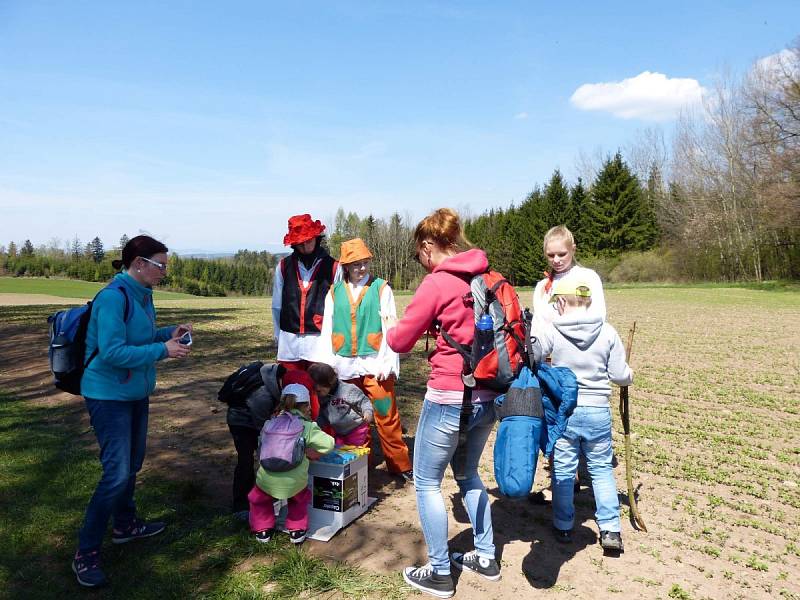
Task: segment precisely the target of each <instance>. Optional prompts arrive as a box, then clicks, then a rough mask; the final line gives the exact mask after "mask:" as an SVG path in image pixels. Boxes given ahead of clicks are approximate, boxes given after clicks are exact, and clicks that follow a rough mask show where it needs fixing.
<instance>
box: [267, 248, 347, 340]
mask: <svg viewBox="0 0 800 600" xmlns="http://www.w3.org/2000/svg"><path fill="white" fill-rule="evenodd" d="M281 273H282V274H283V294H282V295H281V323H280V326H281V331H287V332H289V333H314V334H318V333H319V332H320V329H321V328H322V314H323V313H324V311H325V294H327V293H328V290H329V289H330V287H331V284H332V283H333V277H334V275H335V274H336V261H335V260H333V258H332V257H331V256H330V255H329V254H326V255H325V256H323V257H322V258H321V259H320V261H319V262H318V263H317V266H316V267H315V268H314V272H313V273H312V274H311V283H310V285H309V286H308V287H307V288H306V289H303V286H302V284H301V283H300V271H299V270H298V268H297V257H296V256H295V255H294V253H292V254H290V255H289V256H287V257H286V258H283V259H282V260H281Z"/></svg>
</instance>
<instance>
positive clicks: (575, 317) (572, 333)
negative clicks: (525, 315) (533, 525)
mask: <svg viewBox="0 0 800 600" xmlns="http://www.w3.org/2000/svg"><path fill="white" fill-rule="evenodd" d="M551 302H554V303H555V304H556V309H557V311H558V316H557V317H556V318H555V319H554V320H553V322H552V323H551V324H550V325H544V324H538V325H536V326H535V327H534V331H533V335H534V336H535V337H536V339H537V342H536V353H537V354H539V355H540V356H547V354H550V355H551V358H552V363H553V366H554V367H568V368H569V369H571V370H572V371H573V372H574V373H575V377H576V378H577V380H578V405H577V406H576V407H575V411H574V412H573V413H572V415H571V416H570V417H569V420H568V421H567V428H566V430H565V431H564V435H563V436H562V437H561V438H559V440H558V441H557V442H556V445H555V449H554V451H553V527H554V528H555V534H556V538H557V539H558V540H559V541H561V542H565V543H567V542H570V541H571V533H572V528H573V525H574V521H575V507H574V504H573V495H574V485H573V484H574V482H575V473H576V471H577V469H578V459H579V458H580V456H581V455H584V456H585V457H586V463H587V467H588V469H589V474H590V475H591V477H592V490H593V492H594V500H595V505H596V512H595V518H596V520H597V526H598V527H599V529H600V544H601V546H602V547H603V549H604V550H614V551H622V550H623V544H622V536H621V534H620V518H619V499H618V497H617V484H616V481H615V480H614V472H613V469H612V465H611V461H612V457H613V451H612V446H611V408H610V405H609V398H610V396H611V385H610V383H609V382H613V383H615V384H617V385H630V384H631V383H633V372H632V371H631V368H630V367H629V366H628V364H627V363H626V361H625V348H624V346H623V344H622V340H621V339H620V337H619V334H618V333H617V331H616V330H615V329H614V328H613V327H612V326H611V325H609V324H608V323H604V322H603V318H602V317H601V316H600V315H599V314H597V313H596V312H594V311H589V310H588V308H589V307H590V306H591V303H592V290H591V286H590V283H589V282H586V281H582V280H580V279H570V280H561V281H558V282H556V284H555V286H554V288H553V294H552V299H551Z"/></svg>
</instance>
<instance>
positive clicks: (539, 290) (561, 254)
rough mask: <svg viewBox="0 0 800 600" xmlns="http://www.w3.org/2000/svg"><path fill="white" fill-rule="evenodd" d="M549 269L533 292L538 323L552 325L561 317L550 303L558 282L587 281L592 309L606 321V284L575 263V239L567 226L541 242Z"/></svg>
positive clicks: (561, 226)
mask: <svg viewBox="0 0 800 600" xmlns="http://www.w3.org/2000/svg"><path fill="white" fill-rule="evenodd" d="M542 249H543V250H544V256H545V258H546V259H547V264H548V267H549V268H548V270H547V271H545V272H544V279H542V280H541V281H539V283H537V284H536V289H535V290H534V291H533V315H534V318H535V319H536V320H537V321H541V322H543V323H551V322H552V321H553V319H555V318H556V317H557V316H558V312H557V306H556V305H555V304H552V303H551V302H550V298H551V297H552V295H553V287H554V285H555V283H556V282H558V281H565V282H570V281H572V280H573V279H574V280H575V281H584V282H586V283H587V284H588V285H589V288H590V290H591V294H592V305H591V307H590V310H591V311H592V313H593V314H599V315H600V316H601V317H602V319H603V321H605V320H606V301H605V297H604V296H603V283H602V281H600V277H599V276H598V275H597V273H595V272H594V271H593V270H592V269H588V268H586V267H582V266H580V265H579V264H578V263H576V262H575V250H576V249H577V246H576V245H575V238H574V237H573V236H572V232H571V231H570V230H569V229H567V227H566V226H565V225H557V226H556V227H552V228H550V230H548V232H547V233H546V234H545V235H544V240H543V242H542Z"/></svg>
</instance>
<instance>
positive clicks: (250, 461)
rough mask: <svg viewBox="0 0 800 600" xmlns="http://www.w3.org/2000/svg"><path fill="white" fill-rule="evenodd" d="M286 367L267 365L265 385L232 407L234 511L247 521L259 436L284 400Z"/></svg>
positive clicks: (263, 369) (228, 420) (229, 419)
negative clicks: (234, 452) (282, 398)
mask: <svg viewBox="0 0 800 600" xmlns="http://www.w3.org/2000/svg"><path fill="white" fill-rule="evenodd" d="M285 373H286V367H284V366H283V365H279V364H266V365H264V366H263V367H261V379H262V380H263V382H264V385H263V386H261V387H258V388H256V389H255V390H254V391H253V392H251V393H250V395H249V396H248V397H247V398H246V400H245V402H244V404H237V405H233V404H232V405H230V406H228V414H227V416H226V421H227V423H228V429H229V430H230V432H231V437H232V438H233V444H234V446H235V447H236V468H235V470H234V472H233V512H234V514H235V515H236V516H237V517H238V518H240V519H243V520H244V519H246V518H247V511H248V510H249V508H250V503H249V502H248V500H247V494H248V492H249V491H250V490H252V489H253V486H254V485H255V483H256V474H255V462H254V455H255V452H256V449H257V448H258V433H259V432H260V431H261V428H262V427H263V426H264V422H265V421H266V420H267V419H269V418H270V417H271V416H272V413H274V412H275V409H276V408H277V406H278V402H279V401H280V399H281V388H282V386H283V376H284V374H285Z"/></svg>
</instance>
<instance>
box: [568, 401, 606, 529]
mask: <svg viewBox="0 0 800 600" xmlns="http://www.w3.org/2000/svg"><path fill="white" fill-rule="evenodd" d="M581 454H583V455H584V456H586V466H587V467H588V469H589V474H590V475H591V476H592V491H593V492H594V502H595V507H596V510H595V519H596V520H597V526H598V527H599V528H600V531H619V530H620V526H619V498H618V497H617V483H616V481H615V480H614V470H613V468H612V466H611V460H612V448H611V410H610V409H609V408H608V407H597V406H578V407H576V408H575V412H573V413H572V415H571V416H570V418H569V421H567V429H566V431H565V432H564V435H563V436H561V437H560V438H559V439H558V441H557V442H556V446H555V450H554V452H553V526H554V527H556V529H566V530H569V529H572V527H573V525H574V522H575V506H574V505H573V495H574V487H573V485H574V483H575V472H576V471H577V470H578V458H579V456H580V455H581Z"/></svg>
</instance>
